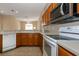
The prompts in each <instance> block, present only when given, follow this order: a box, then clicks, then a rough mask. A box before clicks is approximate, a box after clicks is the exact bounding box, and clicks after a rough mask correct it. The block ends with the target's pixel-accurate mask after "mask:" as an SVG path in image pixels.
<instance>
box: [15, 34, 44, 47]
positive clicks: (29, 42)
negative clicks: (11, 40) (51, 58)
mask: <svg viewBox="0 0 79 59" xmlns="http://www.w3.org/2000/svg"><path fill="white" fill-rule="evenodd" d="M42 40H43V39H42V35H41V34H40V33H17V34H16V46H17V47H19V46H42V44H43V41H42Z"/></svg>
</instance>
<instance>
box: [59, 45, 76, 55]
mask: <svg viewBox="0 0 79 59" xmlns="http://www.w3.org/2000/svg"><path fill="white" fill-rule="evenodd" d="M58 56H75V54H73V53H72V52H70V51H68V50H66V49H65V48H63V47H61V46H58Z"/></svg>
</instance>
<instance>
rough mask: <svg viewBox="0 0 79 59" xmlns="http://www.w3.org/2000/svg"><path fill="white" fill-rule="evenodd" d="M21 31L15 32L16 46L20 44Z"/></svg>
mask: <svg viewBox="0 0 79 59" xmlns="http://www.w3.org/2000/svg"><path fill="white" fill-rule="evenodd" d="M21 40H22V38H21V33H16V47H19V46H21Z"/></svg>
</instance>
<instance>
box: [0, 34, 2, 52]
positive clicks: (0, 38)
mask: <svg viewBox="0 0 79 59" xmlns="http://www.w3.org/2000/svg"><path fill="white" fill-rule="evenodd" d="M0 52H2V35H0Z"/></svg>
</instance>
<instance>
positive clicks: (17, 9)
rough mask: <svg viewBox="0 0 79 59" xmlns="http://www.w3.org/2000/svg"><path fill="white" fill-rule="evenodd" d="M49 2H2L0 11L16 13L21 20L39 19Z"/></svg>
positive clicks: (10, 13) (9, 13)
mask: <svg viewBox="0 0 79 59" xmlns="http://www.w3.org/2000/svg"><path fill="white" fill-rule="evenodd" d="M46 4H47V3H0V13H1V14H5V15H14V16H16V17H17V18H19V19H20V20H23V19H24V21H28V19H29V20H32V21H33V20H35V19H38V18H39V16H40V14H41V12H42V11H43V9H44V7H45V6H46Z"/></svg>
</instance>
